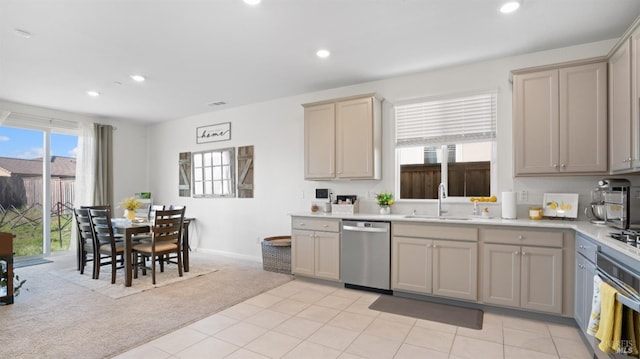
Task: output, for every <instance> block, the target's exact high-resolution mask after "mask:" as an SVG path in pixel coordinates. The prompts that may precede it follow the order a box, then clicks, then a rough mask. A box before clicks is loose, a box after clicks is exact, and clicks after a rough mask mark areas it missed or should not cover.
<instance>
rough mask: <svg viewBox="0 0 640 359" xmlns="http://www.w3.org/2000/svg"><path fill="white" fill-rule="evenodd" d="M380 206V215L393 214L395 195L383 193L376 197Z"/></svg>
mask: <svg viewBox="0 0 640 359" xmlns="http://www.w3.org/2000/svg"><path fill="white" fill-rule="evenodd" d="M376 199H377V201H378V206H380V214H391V205H392V204H393V194H391V193H389V192H382V193H378V194H377V195H376Z"/></svg>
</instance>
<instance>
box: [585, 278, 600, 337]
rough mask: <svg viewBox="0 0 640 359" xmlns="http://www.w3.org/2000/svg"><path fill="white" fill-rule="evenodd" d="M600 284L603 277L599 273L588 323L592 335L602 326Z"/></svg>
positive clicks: (588, 330)
mask: <svg viewBox="0 0 640 359" xmlns="http://www.w3.org/2000/svg"><path fill="white" fill-rule="evenodd" d="M600 284H602V279H600V276H599V275H597V274H596V275H594V276H593V299H592V300H591V315H590V316H589V325H587V333H589V334H591V335H596V333H597V332H598V328H599V327H600Z"/></svg>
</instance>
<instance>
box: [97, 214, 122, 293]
mask: <svg viewBox="0 0 640 359" xmlns="http://www.w3.org/2000/svg"><path fill="white" fill-rule="evenodd" d="M89 218H91V225H92V229H93V238H94V240H93V243H94V246H96V248H98V253H99V255H100V258H99V260H98V261H97V262H98V263H97V264H96V266H95V268H96V275H95V278H94V279H99V277H100V267H102V266H104V265H111V284H114V283H115V282H116V269H118V268H122V267H123V265H122V263H123V261H124V257H123V255H124V243H123V242H122V241H121V240H116V237H115V236H114V234H113V226H112V224H111V211H109V210H107V209H90V210H89ZM118 256H120V258H121V260H120V267H118V260H117V257H118ZM105 259H106V261H105Z"/></svg>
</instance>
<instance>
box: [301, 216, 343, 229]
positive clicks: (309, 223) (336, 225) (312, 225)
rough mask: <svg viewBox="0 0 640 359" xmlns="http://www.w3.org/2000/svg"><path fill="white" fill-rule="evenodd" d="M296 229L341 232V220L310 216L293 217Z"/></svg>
mask: <svg viewBox="0 0 640 359" xmlns="http://www.w3.org/2000/svg"><path fill="white" fill-rule="evenodd" d="M291 223H292V227H293V228H294V229H306V230H310V231H324V232H339V231H340V221H339V220H337V219H320V218H309V217H293V218H292V219H291Z"/></svg>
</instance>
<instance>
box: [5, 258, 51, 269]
mask: <svg viewBox="0 0 640 359" xmlns="http://www.w3.org/2000/svg"><path fill="white" fill-rule="evenodd" d="M51 262H52V261H50V260H48V259H44V258H29V259H15V258H14V260H13V268H14V269H15V268H22V267H29V266H35V265H38V264H45V263H51Z"/></svg>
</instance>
